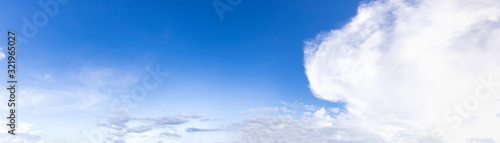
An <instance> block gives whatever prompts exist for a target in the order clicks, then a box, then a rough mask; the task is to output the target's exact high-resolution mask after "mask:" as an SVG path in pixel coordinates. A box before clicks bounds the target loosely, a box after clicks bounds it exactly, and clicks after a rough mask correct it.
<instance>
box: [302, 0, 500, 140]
mask: <svg viewBox="0 0 500 143" xmlns="http://www.w3.org/2000/svg"><path fill="white" fill-rule="evenodd" d="M498 17H500V3H498V1H497V0H483V1H474V0H440V1H430V0H418V1H405V0H382V1H373V2H370V3H367V4H364V5H362V6H361V7H360V8H359V10H358V15H357V16H356V17H355V18H353V19H352V22H351V23H349V24H347V25H346V26H345V27H343V28H341V29H339V30H334V31H331V32H329V33H327V34H322V35H319V36H318V37H317V38H316V39H314V40H311V41H308V42H307V43H306V48H305V67H306V74H307V77H308V79H309V82H310V88H311V90H312V91H313V92H314V94H315V96H316V97H318V98H320V99H324V100H329V101H341V102H345V103H347V104H346V109H347V110H348V111H349V113H348V114H349V116H350V119H349V120H345V122H346V123H340V124H337V125H335V126H345V127H346V128H352V127H358V128H356V129H360V130H362V131H363V132H368V133H369V134H373V135H376V136H378V137H380V138H381V139H383V141H385V142H400V141H405V142H419V141H422V140H425V139H428V138H431V139H433V140H439V141H444V142H467V141H469V142H470V140H473V139H488V140H489V139H491V140H493V141H495V142H500V136H498V135H495V134H494V133H498V132H500V129H499V128H492V127H494V126H500V121H499V118H498V117H496V115H497V114H498V113H499V112H500V110H499V109H500V107H499V106H498V105H495V102H494V100H495V99H496V98H499V97H500V96H499V94H498V92H494V90H495V89H496V90H497V91H498V89H499V87H498V86H494V87H493V88H487V87H484V85H483V82H481V80H478V78H481V79H483V80H485V81H487V80H490V81H495V82H496V81H500V56H498V55H500V40H499V39H500V21H499V20H498ZM490 74H492V75H493V76H492V77H491V79H488V75H490ZM478 86H483V88H484V89H482V90H479V91H480V93H491V94H492V95H494V96H491V97H490V98H487V99H479V100H474V99H477V96H475V94H476V93H475V92H477V87H478ZM473 101H478V102H473ZM473 103H477V104H473ZM466 104H468V105H469V106H472V105H474V107H475V105H478V106H477V109H471V108H467V105H466ZM455 105H459V108H461V109H454V106H455ZM464 105H465V107H464ZM464 108H465V109H464ZM469 109H470V110H469ZM460 110H465V112H466V114H467V115H462V114H461V113H459V112H460ZM467 110H469V111H467ZM448 111H449V112H450V113H451V114H446V112H448ZM447 119H449V120H452V119H453V120H461V121H462V122H461V123H462V124H461V126H459V127H458V128H457V127H455V126H451V125H450V124H451V123H452V122H451V121H446V120H447ZM354 122H357V123H358V125H363V126H355V125H352V126H351V125H349V126H346V125H347V124H352V123H354ZM341 130H342V129H341ZM435 134H438V135H435ZM441 134H442V135H441ZM370 137H371V136H370ZM370 137H359V136H358V137H357V138H358V139H364V138H370ZM434 138H436V139H434Z"/></svg>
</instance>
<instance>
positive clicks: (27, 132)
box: [0, 116, 44, 143]
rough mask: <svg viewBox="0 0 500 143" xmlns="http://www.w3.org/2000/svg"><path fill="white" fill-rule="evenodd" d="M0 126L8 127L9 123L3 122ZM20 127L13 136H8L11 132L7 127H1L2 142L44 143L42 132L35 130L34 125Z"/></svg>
mask: <svg viewBox="0 0 500 143" xmlns="http://www.w3.org/2000/svg"><path fill="white" fill-rule="evenodd" d="M2 117H4V116H2ZM0 124H2V125H6V124H7V121H5V120H2V121H0ZM17 125H18V126H19V127H17V128H16V131H15V134H16V135H11V134H7V131H8V130H10V128H8V127H7V126H1V127H0V132H2V134H1V135H0V142H9V143H42V142H44V140H43V139H42V138H41V136H40V133H41V132H42V130H33V129H32V127H33V126H34V125H33V124H29V123H23V122H21V123H19V124H17Z"/></svg>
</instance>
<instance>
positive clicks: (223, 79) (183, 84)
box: [0, 0, 360, 136]
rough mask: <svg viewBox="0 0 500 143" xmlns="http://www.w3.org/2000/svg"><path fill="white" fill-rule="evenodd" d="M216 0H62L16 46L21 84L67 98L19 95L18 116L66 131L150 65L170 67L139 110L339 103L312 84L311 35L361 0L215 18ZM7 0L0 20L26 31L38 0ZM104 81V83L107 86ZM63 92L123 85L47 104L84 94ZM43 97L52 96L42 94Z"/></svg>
mask: <svg viewBox="0 0 500 143" xmlns="http://www.w3.org/2000/svg"><path fill="white" fill-rule="evenodd" d="M212 2H213V1H211V0H205V1H199V0H172V1H141V2H139V1H121V2H119V3H118V2H111V1H80V0H71V1H70V2H69V3H68V4H66V5H61V6H60V8H59V12H58V13H57V15H56V16H55V17H50V18H49V22H48V24H47V25H46V26H44V27H41V28H38V30H39V31H38V34H37V35H36V36H35V37H33V38H30V39H28V40H29V42H28V43H27V44H23V45H22V46H19V47H20V48H19V50H18V56H19V77H20V78H19V80H20V88H21V89H22V88H25V89H39V90H38V91H39V92H44V91H40V90H50V91H51V92H49V91H47V93H45V94H60V95H53V96H50V97H51V98H57V97H61V98H62V99H51V100H50V101H51V102H49V103H47V104H46V105H45V104H44V105H40V106H44V107H47V109H46V108H39V107H38V105H37V106H30V108H28V107H23V103H24V102H25V101H23V100H35V99H26V98H24V97H23V94H20V95H19V96H20V97H19V99H20V100H21V101H20V102H21V104H20V108H21V109H26V110H20V120H21V122H28V123H32V124H35V128H36V129H40V130H44V132H47V134H49V136H57V134H59V135H61V133H57V134H55V133H50V132H51V131H52V130H54V131H62V130H65V128H64V127H61V126H59V127H54V125H55V124H61V125H71V124H74V123H75V122H76V120H83V121H81V122H82V123H86V122H92V121H95V120H98V119H99V118H104V117H105V116H106V112H105V110H106V104H109V101H110V100H112V98H117V97H118V96H119V95H120V91H122V90H123V89H127V88H130V87H131V86H132V85H134V81H136V80H137V79H138V78H140V76H141V75H142V74H144V72H145V67H146V66H147V65H155V64H159V65H160V66H161V68H162V71H165V72H168V73H170V75H169V76H168V77H167V78H165V79H164V80H165V82H164V83H162V84H161V85H160V86H159V88H158V89H156V90H154V91H152V92H151V93H150V94H149V96H148V97H147V98H146V99H145V100H144V101H142V102H139V103H138V104H139V106H138V108H136V109H134V110H132V111H131V115H132V116H140V117H147V116H151V115H157V116H162V114H171V113H178V112H183V113H194V114H197V115H201V116H205V117H207V118H234V119H238V118H239V117H235V116H238V114H239V113H240V112H241V111H244V110H248V109H252V108H259V107H268V106H279V105H282V104H283V103H295V102H297V103H303V104H306V105H315V106H321V107H340V108H342V104H339V103H334V102H328V101H324V100H320V99H318V98H316V97H314V96H313V94H312V93H311V91H310V89H309V88H308V81H307V78H306V75H305V73H304V66H303V64H304V62H303V58H304V55H303V47H304V41H305V40H307V39H312V38H315V36H316V35H317V34H318V33H322V32H328V31H329V30H331V29H336V28H340V27H342V26H343V25H344V24H346V23H347V22H349V21H350V19H351V17H353V16H354V15H355V14H356V10H357V7H358V6H359V4H360V1H357V0H332V1H306V0H294V1H264V0H258V1H246V0H244V1H243V2H242V3H241V4H240V5H237V6H235V7H234V11H232V12H226V13H224V17H225V19H224V20H220V19H219V18H218V16H217V13H216V11H215V10H214V7H213V5H212ZM1 5H2V11H3V12H2V13H1V14H0V19H2V21H3V22H0V27H2V29H3V31H7V30H12V31H16V32H17V33H21V28H22V25H23V22H22V21H21V18H22V17H27V18H28V19H31V16H32V15H33V14H34V13H35V12H38V11H41V10H42V9H41V8H40V6H39V5H38V4H37V3H36V1H2V2H1ZM19 35H20V34H19ZM5 36H6V35H1V36H0V37H1V38H4V39H5ZM4 50H5V48H4ZM4 63H5V60H4ZM2 67H3V66H2ZM2 69H3V68H2ZM4 70H5V69H4ZM89 71H90V72H92V73H89V74H88V75H87V73H85V72H89ZM99 72H105V73H99ZM107 72H110V73H107ZM127 77H130V81H129V80H127ZM101 80H103V81H106V83H105V84H102V85H101V84H100V83H101ZM121 82H130V83H128V84H126V83H123V84H121ZM89 89H92V90H95V91H96V92H95V93H90V92H88V91H87V90H89ZM56 91H61V92H56ZM62 91H64V92H70V93H71V92H75V91H79V92H81V93H82V94H87V93H88V94H99V93H100V92H102V91H117V92H110V94H108V95H106V96H107V98H109V99H105V100H103V102H102V103H101V102H99V103H98V104H96V105H93V106H96V108H97V109H92V110H91V109H82V110H73V109H68V110H67V111H59V110H55V109H48V108H49V107H50V106H53V108H64V106H62V105H60V104H66V103H67V104H72V100H78V99H71V98H69V99H66V98H63V97H66V96H68V95H65V93H64V92H62ZM37 94H39V93H33V96H29V97H36V96H37ZM40 96H41V95H40ZM97 96H100V95H97ZM103 96H105V95H103ZM58 100H70V101H60V102H59V101H58ZM45 101H47V102H48V101H49V100H44V101H41V102H45ZM52 101H53V102H52ZM25 104H28V103H25ZM101 110H104V111H101ZM81 115H85V116H86V117H81ZM87 115H88V116H87ZM81 127H83V126H81ZM62 134H63V135H64V133H62Z"/></svg>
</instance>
